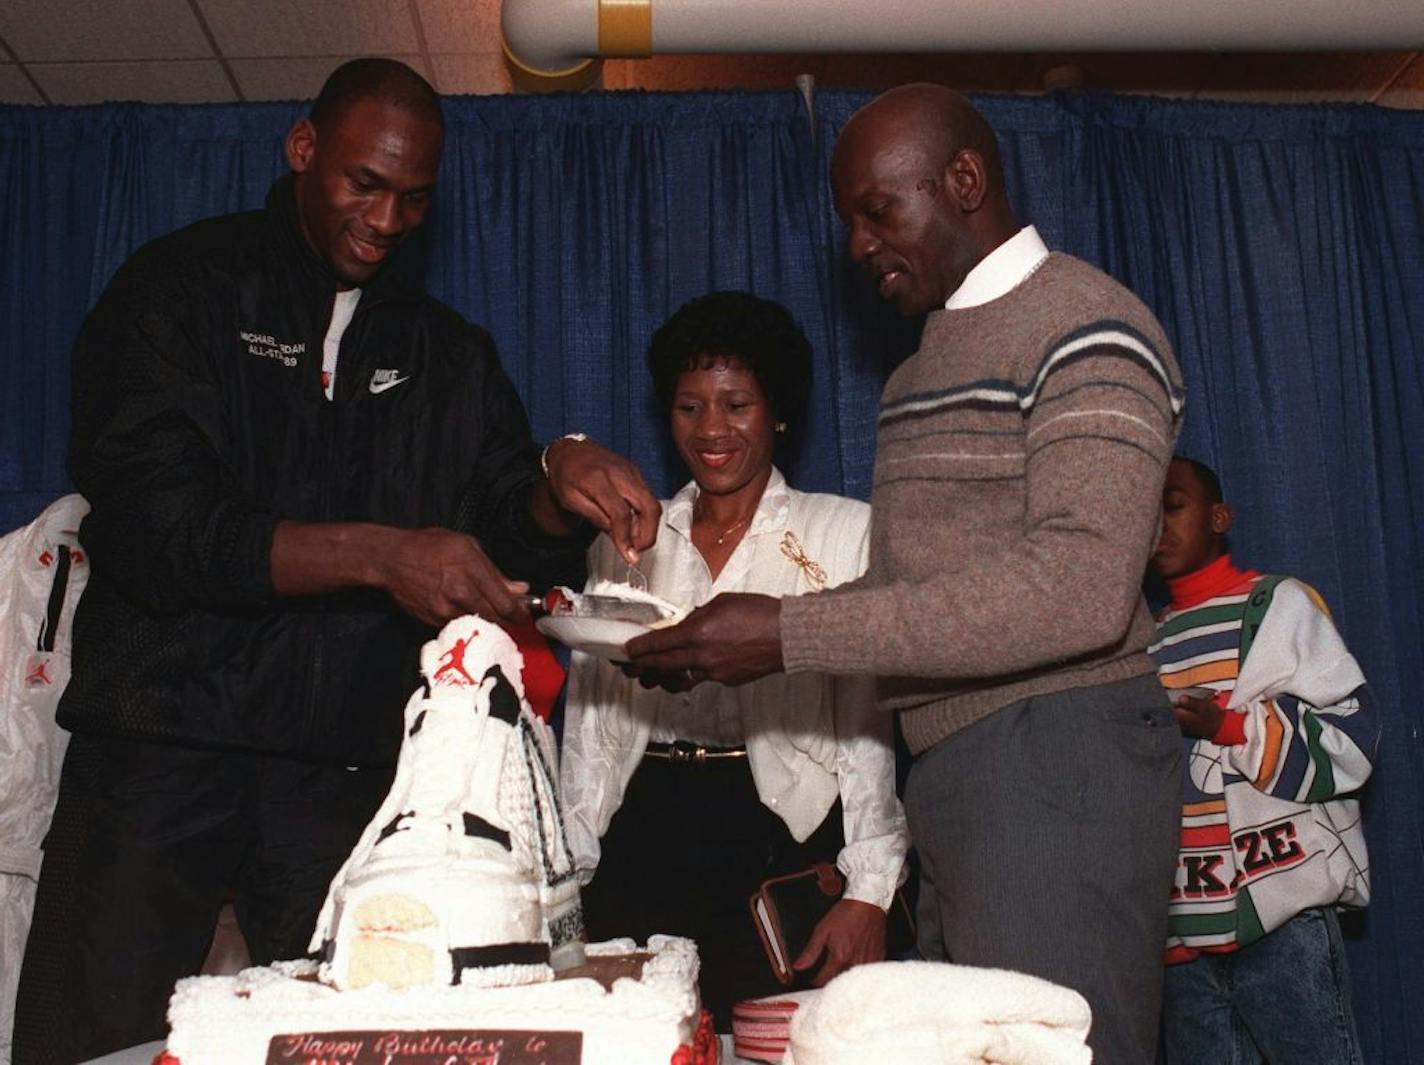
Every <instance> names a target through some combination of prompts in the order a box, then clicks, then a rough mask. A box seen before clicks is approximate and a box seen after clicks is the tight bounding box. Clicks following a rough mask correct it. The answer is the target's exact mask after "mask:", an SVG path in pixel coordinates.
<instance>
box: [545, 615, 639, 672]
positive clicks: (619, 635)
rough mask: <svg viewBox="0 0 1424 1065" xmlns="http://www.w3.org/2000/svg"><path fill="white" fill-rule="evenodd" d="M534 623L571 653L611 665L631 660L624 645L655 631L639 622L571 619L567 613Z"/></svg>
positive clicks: (607, 619)
mask: <svg viewBox="0 0 1424 1065" xmlns="http://www.w3.org/2000/svg"><path fill="white" fill-rule="evenodd" d="M534 624H535V625H536V626H537V627H538V629H539V631H540V632H542V633H543V634H544V635H545V636H547V637H549V638H550V639H551V640H558V641H559V642H560V643H561V644H563V645H564V646H565V647H567V648H569V649H570V650H571V651H583V652H584V653H585V654H591V655H595V656H597V657H598V658H606V659H608V660H609V661H611V662H626V661H628V655H627V653H626V652H625V651H624V650H623V645H624V644H626V643H627V642H628V641H629V640H631V639H632V638H633V637H635V636H641V635H643V633H645V632H652V631H653V630H652V629H651V628H650V627H649V626H647V625H640V624H639V623H638V622H636V621H619V620H616V619H614V618H581V617H570V616H569V615H566V614H565V615H558V614H551V615H549V616H548V617H543V618H540V619H539V620H538V621H536V622H535V623H534Z"/></svg>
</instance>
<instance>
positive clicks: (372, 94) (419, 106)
mask: <svg viewBox="0 0 1424 1065" xmlns="http://www.w3.org/2000/svg"><path fill="white" fill-rule="evenodd" d="M357 100H379V101H381V102H382V103H387V104H390V105H391V106H393V107H399V108H402V109H403V110H406V111H414V112H416V113H418V114H422V115H425V116H426V117H427V118H430V119H431V120H433V121H434V122H435V124H436V125H438V126H440V128H441V129H444V128H445V117H444V115H443V114H442V113H441V111H440V94H439V93H437V92H436V91H435V88H434V86H432V85H431V84H430V82H428V81H426V80H425V79H424V78H422V77H421V76H420V75H419V74H417V73H416V72H415V71H414V70H412V69H411V68H410V67H408V66H406V65H405V64H404V63H401V62H399V61H397V60H395V59H379V58H374V57H372V58H366V59H352V60H350V61H349V62H346V63H342V64H341V66H339V67H337V68H336V69H335V70H333V71H332V72H331V76H330V77H328V78H327V79H326V84H325V85H323V86H322V87H321V92H320V93H318V94H317V98H316V101H315V102H314V103H313V104H312V109H311V116H310V118H311V124H312V125H313V126H315V127H316V131H317V132H318V133H321V132H322V131H323V130H325V129H326V128H328V127H329V126H330V125H331V123H332V122H334V121H335V120H336V119H337V118H339V117H340V116H341V113H342V112H343V111H345V110H346V108H347V107H349V106H350V105H351V104H353V103H355V102H356V101H357Z"/></svg>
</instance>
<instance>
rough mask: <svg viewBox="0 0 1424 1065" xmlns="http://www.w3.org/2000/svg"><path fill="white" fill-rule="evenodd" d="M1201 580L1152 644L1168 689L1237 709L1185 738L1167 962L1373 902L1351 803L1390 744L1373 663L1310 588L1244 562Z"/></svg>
mask: <svg viewBox="0 0 1424 1065" xmlns="http://www.w3.org/2000/svg"><path fill="white" fill-rule="evenodd" d="M1207 570H1214V571H1215V572H1213V573H1210V574H1208V573H1207ZM1198 574H1200V575H1202V576H1207V577H1210V578H1212V580H1211V582H1210V584H1209V585H1208V586H1207V587H1206V588H1205V589H1203V590H1202V592H1199V594H1198V596H1197V597H1196V598H1194V599H1188V600H1187V601H1185V602H1183V601H1180V600H1178V601H1174V603H1173V604H1172V605H1171V606H1169V607H1168V608H1167V609H1166V610H1164V611H1163V612H1162V613H1161V614H1160V615H1159V616H1158V619H1157V620H1158V627H1157V639H1156V642H1155V643H1154V644H1153V645H1152V647H1151V648H1150V649H1149V653H1150V654H1151V655H1152V657H1153V659H1154V660H1155V661H1156V662H1157V666H1158V674H1159V676H1160V677H1161V680H1162V683H1163V685H1164V686H1165V687H1166V688H1167V689H1168V691H1169V693H1171V692H1172V691H1181V690H1182V689H1186V688H1205V689H1210V690H1211V691H1213V692H1216V693H1217V695H1216V698H1217V700H1218V701H1219V702H1221V703H1223V705H1225V707H1226V708H1227V711H1228V714H1227V720H1226V721H1225V722H1224V723H1223V727H1222V729H1221V730H1220V731H1219V732H1218V733H1217V735H1216V736H1215V737H1213V739H1212V740H1204V739H1192V738H1190V737H1189V738H1188V739H1187V741H1186V742H1187V761H1186V765H1185V773H1184V776H1185V787H1184V792H1185V794H1184V802H1183V809H1182V837H1181V845H1180V848H1179V852H1178V861H1177V874H1176V881H1175V883H1174V885H1173V888H1172V896H1171V902H1170V921H1169V930H1168V939H1167V959H1166V960H1167V963H1168V964H1176V963H1180V962H1184V961H1189V960H1191V959H1192V958H1194V957H1195V956H1196V955H1197V954H1198V953H1200V952H1202V951H1211V952H1225V951H1232V950H1235V949H1237V948H1238V947H1241V946H1245V945H1246V944H1248V943H1251V942H1254V941H1255V940H1257V939H1259V938H1260V937H1261V936H1263V935H1265V934H1266V933H1268V932H1270V931H1272V930H1274V929H1276V928H1279V927H1280V926H1281V925H1282V924H1284V923H1285V922H1286V921H1288V920H1289V919H1290V918H1291V917H1293V916H1295V915H1296V914H1297V913H1300V912H1301V911H1302V910H1305V909H1308V908H1310V907H1314V906H1327V905H1336V904H1339V905H1355V906H1363V905H1365V904H1366V903H1367V902H1368V901H1369V863H1368V858H1367V856H1366V851H1365V840H1364V834H1363V832H1362V829H1361V824H1360V813H1359V803H1358V802H1357V801H1356V800H1355V799H1354V798H1346V797H1345V796H1350V795H1352V793H1354V792H1356V791H1357V790H1358V789H1359V788H1360V787H1361V786H1362V785H1363V784H1364V783H1365V780H1366V779H1367V778H1368V777H1369V775H1370V771H1371V768H1372V764H1373V759H1374V754H1375V749H1376V747H1377V744H1378V739H1379V724H1378V720H1377V718H1376V715H1375V713H1374V712H1373V709H1372V707H1371V704H1370V701H1369V698H1368V693H1367V691H1366V690H1365V687H1364V683H1365V678H1364V675H1363V674H1362V673H1361V672H1360V668H1359V665H1358V664H1357V663H1356V661H1355V659H1354V658H1353V657H1352V656H1351V655H1350V653H1349V651H1348V650H1346V648H1345V644H1344V642H1343V641H1342V640H1341V638H1340V634H1339V633H1338V632H1337V631H1336V629H1335V626H1334V624H1333V623H1332V622H1331V620H1330V614H1329V611H1328V610H1327V608H1326V607H1325V604H1324V603H1323V602H1322V600H1321V599H1320V597H1319V595H1317V594H1316V593H1315V591H1314V590H1313V589H1311V588H1310V587H1309V586H1307V585H1305V584H1303V583H1302V582H1300V581H1297V580H1294V579H1292V578H1263V577H1261V576H1260V575H1259V574H1255V573H1243V572H1241V571H1240V570H1236V569H1235V568H1234V567H1233V566H1232V565H1231V562H1230V559H1229V557H1227V558H1222V559H1218V560H1217V561H1216V562H1215V563H1212V565H1211V566H1210V567H1206V568H1205V569H1203V570H1201V571H1198ZM1198 574H1193V575H1191V576H1190V577H1189V578H1188V579H1196V581H1197V584H1196V587H1197V588H1198V589H1202V584H1201V577H1199V576H1198ZM1173 583H1174V592H1175V591H1176V590H1177V589H1176V587H1175V586H1176V585H1179V583H1180V582H1173ZM1253 598H1254V599H1255V600H1256V605H1255V608H1254V611H1253V610H1252V609H1250V608H1249V603H1250V601H1251V600H1252V599H1253ZM1248 618H1249V620H1248V624H1247V638H1246V640H1245V641H1244V644H1243V639H1242V622H1243V619H1248ZM1243 646H1245V647H1246V648H1248V649H1249V650H1248V653H1247V654H1246V655H1245V657H1244V659H1243V657H1242V649H1243Z"/></svg>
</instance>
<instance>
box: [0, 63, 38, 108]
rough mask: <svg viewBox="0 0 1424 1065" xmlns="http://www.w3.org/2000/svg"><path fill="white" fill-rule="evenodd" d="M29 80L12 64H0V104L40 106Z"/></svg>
mask: <svg viewBox="0 0 1424 1065" xmlns="http://www.w3.org/2000/svg"><path fill="white" fill-rule="evenodd" d="M42 103H44V100H43V99H42V98H41V97H40V94H39V93H37V92H35V87H34V86H33V85H31V84H30V79H29V78H27V77H25V76H24V75H23V74H21V73H20V68H19V67H17V66H15V64H13V63H5V64H0V104H42Z"/></svg>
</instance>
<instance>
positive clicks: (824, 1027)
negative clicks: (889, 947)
mask: <svg viewBox="0 0 1424 1065" xmlns="http://www.w3.org/2000/svg"><path fill="white" fill-rule="evenodd" d="M1091 1023H1092V1012H1091V1010H1089V1008H1088V1003H1087V1001H1086V1000H1085V999H1084V998H1083V996H1082V995H1080V994H1078V992H1076V991H1073V990H1071V989H1069V988H1066V987H1060V986H1059V985H1058V984H1054V983H1050V982H1049V981H1047V980H1041V979H1039V978H1038V977H1035V976H1027V975H1025V974H1023V973H1015V972H1009V971H1008V970H1005V969H976V968H972V967H970V966H967V965H946V964H941V963H938V962H924V961H905V962H881V963H879V964H875V965H861V966H857V967H856V968H854V969H851V970H850V971H849V972H846V973H842V974H841V975H840V976H838V977H836V978H835V979H834V980H832V981H831V982H830V983H829V984H827V985H826V987H825V988H824V989H823V991H822V993H821V994H820V995H819V996H818V997H817V998H816V999H815V1000H814V1001H812V1002H808V1003H806V1004H805V1005H803V1006H802V1007H801V1009H799V1010H797V1012H796V1016H795V1017H794V1018H793V1019H792V1022H791V1046H790V1048H789V1049H788V1051H787V1054H786V1058H785V1065H852V1063H854V1065H862V1063H864V1062H867V1061H895V1062H907V1063H910V1062H915V1063H919V1062H924V1063H926V1065H928V1063H935V1065H961V1063H962V1065H983V1063H993V1065H1089V1063H1090V1062H1091V1061H1092V1060H1093V1054H1092V1051H1091V1050H1089V1049H1088V1047H1087V1046H1086V1045H1085V1043H1084V1040H1085V1039H1086V1038H1087V1035H1088V1028H1089V1026H1090V1025H1091Z"/></svg>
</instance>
